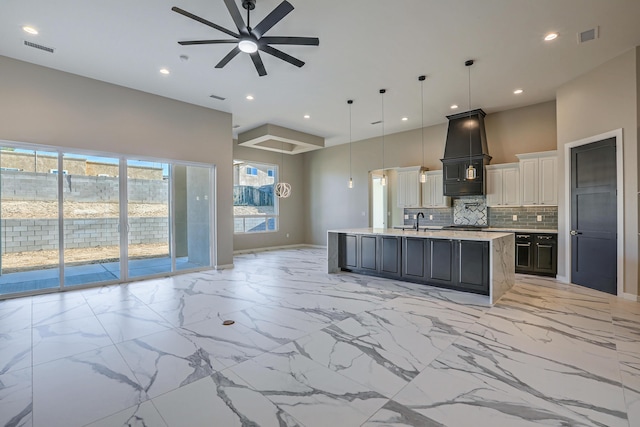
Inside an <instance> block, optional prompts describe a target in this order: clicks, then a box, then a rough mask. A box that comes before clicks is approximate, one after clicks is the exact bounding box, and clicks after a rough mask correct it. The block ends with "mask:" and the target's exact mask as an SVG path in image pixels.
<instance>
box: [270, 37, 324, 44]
mask: <svg viewBox="0 0 640 427" xmlns="http://www.w3.org/2000/svg"><path fill="white" fill-rule="evenodd" d="M260 42H264V43H266V44H293V45H305V46H318V45H319V44H320V39H318V38H317V37H261V38H260Z"/></svg>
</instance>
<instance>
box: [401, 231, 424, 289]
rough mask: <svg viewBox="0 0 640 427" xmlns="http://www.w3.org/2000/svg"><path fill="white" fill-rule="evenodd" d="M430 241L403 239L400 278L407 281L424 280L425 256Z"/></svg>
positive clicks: (415, 238)
mask: <svg viewBox="0 0 640 427" xmlns="http://www.w3.org/2000/svg"><path fill="white" fill-rule="evenodd" d="M429 242H430V240H427V239H421V238H418V237H405V238H404V239H403V246H402V277H404V278H406V279H407V280H426V278H427V265H428V263H427V261H428V260H427V256H428V253H429Z"/></svg>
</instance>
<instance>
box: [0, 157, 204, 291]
mask: <svg viewBox="0 0 640 427" xmlns="http://www.w3.org/2000/svg"><path fill="white" fill-rule="evenodd" d="M0 166H1V169H0V299H1V298H2V297H3V295H9V294H16V293H31V292H40V291H46V290H56V289H60V288H64V287H77V286H91V285H100V284H108V283H118V282H123V281H127V280H129V279H130V278H135V279H140V278H143V277H153V276H157V275H165V274H170V273H173V272H177V271H186V270H190V269H199V268H207V267H211V265H212V259H211V253H212V251H211V242H212V241H213V239H212V225H211V224H212V214H211V212H212V211H213V209H212V207H213V205H212V195H213V188H214V187H213V176H214V174H213V168H212V167H211V166H207V165H185V164H179V163H169V162H153V161H147V160H132V159H126V158H122V157H117V156H108V155H97V154H96V155H93V154H90V153H89V154H86V153H83V154H79V153H73V152H64V153H63V152H56V151H55V150H38V149H28V148H20V147H13V146H10V145H7V146H5V147H4V148H0ZM61 267H62V268H61Z"/></svg>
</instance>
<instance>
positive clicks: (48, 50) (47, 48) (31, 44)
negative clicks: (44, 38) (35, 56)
mask: <svg viewBox="0 0 640 427" xmlns="http://www.w3.org/2000/svg"><path fill="white" fill-rule="evenodd" d="M24 45H25V46H29V47H34V48H36V49H40V50H44V51H45V52H49V53H53V48H52V47H47V46H42V45H41V44H37V43H31V42H29V41H26V40H25V41H24Z"/></svg>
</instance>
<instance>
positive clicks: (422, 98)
mask: <svg viewBox="0 0 640 427" xmlns="http://www.w3.org/2000/svg"><path fill="white" fill-rule="evenodd" d="M419 78H420V102H421V105H422V117H421V119H422V128H421V131H422V166H424V76H421V77H419Z"/></svg>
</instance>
